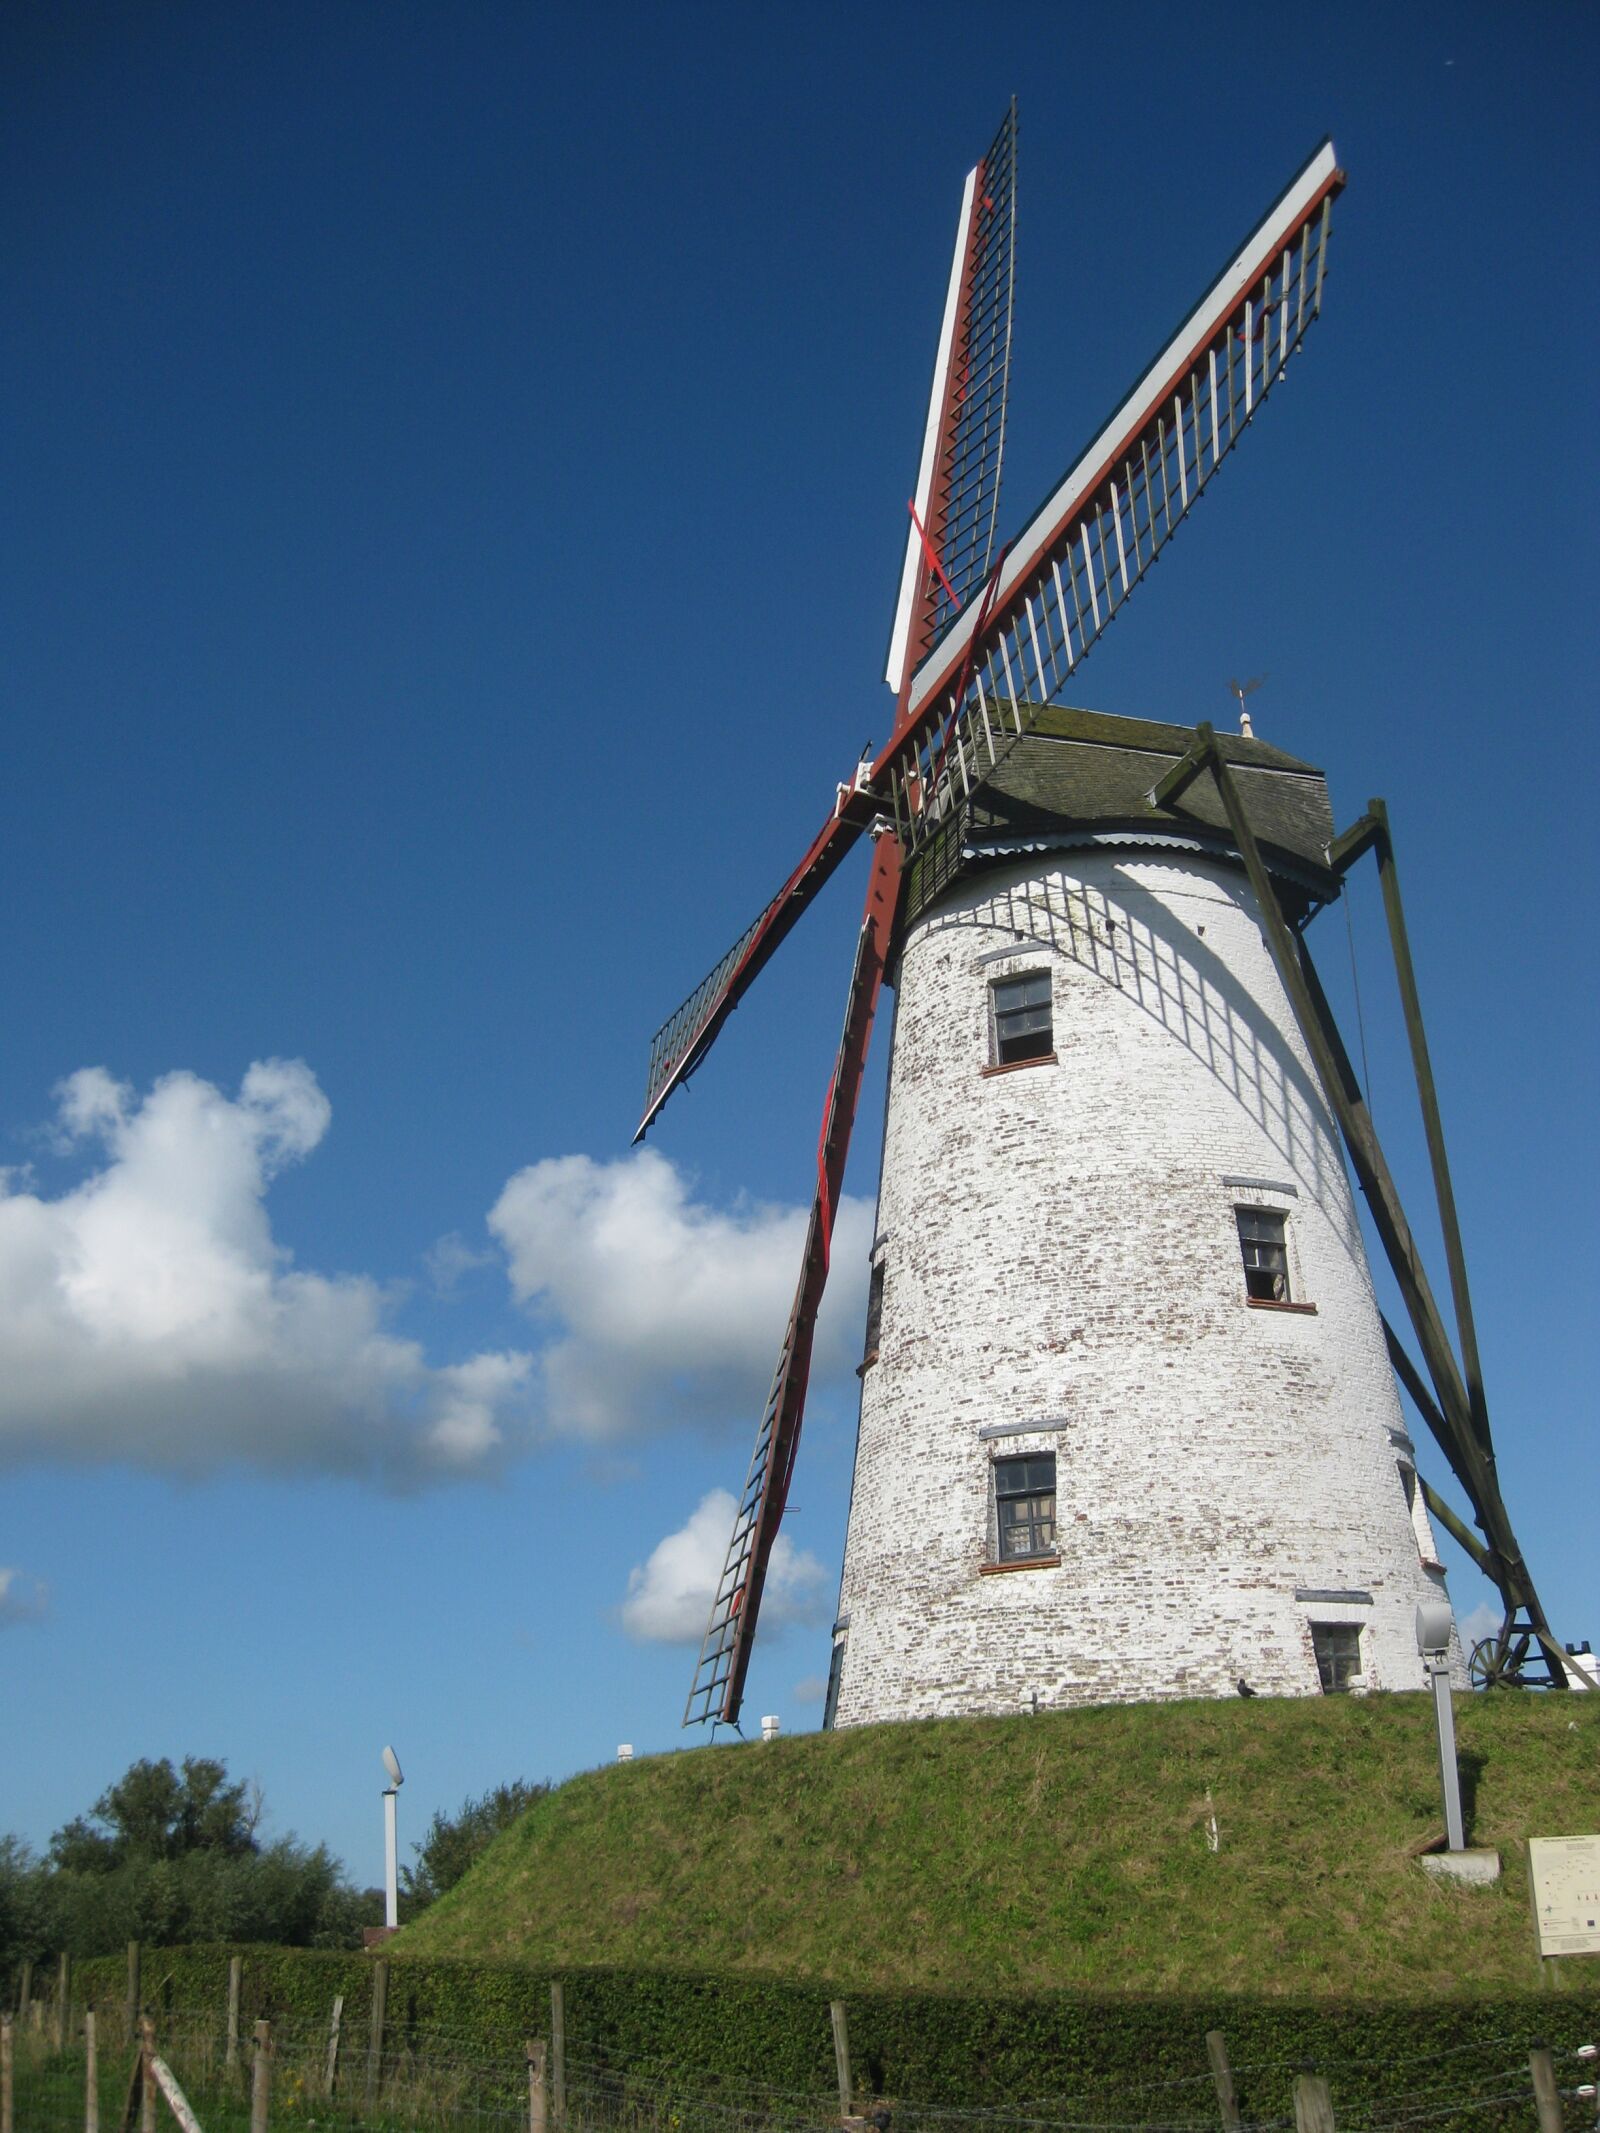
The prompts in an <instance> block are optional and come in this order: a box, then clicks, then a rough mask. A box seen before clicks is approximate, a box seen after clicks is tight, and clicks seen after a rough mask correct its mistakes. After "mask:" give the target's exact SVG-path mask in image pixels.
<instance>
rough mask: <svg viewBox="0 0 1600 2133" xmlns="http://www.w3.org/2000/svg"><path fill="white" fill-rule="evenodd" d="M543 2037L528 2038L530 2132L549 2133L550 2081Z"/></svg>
mask: <svg viewBox="0 0 1600 2133" xmlns="http://www.w3.org/2000/svg"><path fill="white" fill-rule="evenodd" d="M545 2060H546V2049H545V2041H544V2039H543V2037H530V2038H529V2039H528V2133H548V2128H549V2124H550V2081H549V2070H548V2068H547V2066H546V2064H545Z"/></svg>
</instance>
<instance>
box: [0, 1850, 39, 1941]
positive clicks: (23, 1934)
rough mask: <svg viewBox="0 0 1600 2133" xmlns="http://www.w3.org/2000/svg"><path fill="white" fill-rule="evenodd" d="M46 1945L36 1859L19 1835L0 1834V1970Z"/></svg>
mask: <svg viewBox="0 0 1600 2133" xmlns="http://www.w3.org/2000/svg"><path fill="white" fill-rule="evenodd" d="M49 1945H50V1936H49V1929H48V1926H47V1923H46V1919H45V1901H44V1891H43V1888H42V1886H41V1868H40V1865H39V1862H38V1860H37V1859H35V1857H34V1856H33V1854H32V1852H31V1851H29V1849H28V1847H27V1845H25V1844H24V1843H23V1842H22V1840H21V1839H20V1838H19V1837H0V1971H6V1970H9V1969H12V1968H13V1967H14V1966H15V1965H16V1964H18V1963H22V1962H28V1961H30V1960H32V1959H34V1958H36V1957H38V1956H41V1955H43V1954H44V1953H45V1952H46V1950H47V1949H48V1948H49Z"/></svg>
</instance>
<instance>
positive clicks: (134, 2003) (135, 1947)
mask: <svg viewBox="0 0 1600 2133" xmlns="http://www.w3.org/2000/svg"><path fill="white" fill-rule="evenodd" d="M140 1997H141V1995H140V1991H139V1943H138V1942H137V1941H136V1940H130V1941H129V1943H128V2041H129V2043H130V2044H131V2043H132V2042H133V2041H134V2040H135V2038H137V2036H138V2034H139V2002H140Z"/></svg>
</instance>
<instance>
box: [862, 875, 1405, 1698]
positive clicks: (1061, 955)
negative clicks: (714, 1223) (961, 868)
mask: <svg viewBox="0 0 1600 2133" xmlns="http://www.w3.org/2000/svg"><path fill="white" fill-rule="evenodd" d="M1019 937H1020V938H1019ZM1008 942H1010V943H1012V944H1013V946H1014V951H1015V952H1014V953H1013V954H1010V955H1007V956H1005V957H1003V958H1002V959H1001V960H999V961H990V962H986V963H984V964H982V965H981V966H980V964H979V958H980V957H984V956H988V955H990V954H991V953H992V951H994V950H996V949H997V948H999V949H1003V948H1005V947H1006V945H1007V943H1008ZM1042 968H1048V969H1049V971H1050V972H1051V976H1052V995H1053V1014H1054V1032H1055V1049H1056V1053H1057V1062H1056V1063H1055V1064H1053V1065H1051V1064H1042V1063H1041V1064H1036V1065H1031V1066H1027V1067H1022V1068H1018V1069H1014V1070H1012V1071H1010V1072H1007V1073H1003V1074H997V1075H990V1076H985V1075H984V1074H983V1072H982V1069H983V1068H984V1066H986V1065H987V1064H988V1063H989V1061H990V1057H991V1034H990V1028H989V986H990V981H991V980H992V979H993V978H995V977H996V976H1004V975H1007V974H1015V973H1017V972H1021V971H1024V970H1035V969H1042ZM1230 1176H1233V1177H1247V1178H1254V1179H1261V1180H1266V1181H1269V1182H1270V1183H1271V1184H1272V1185H1273V1186H1276V1187H1280V1188H1289V1187H1292V1188H1293V1191H1292V1193H1291V1192H1290V1191H1288V1190H1281V1191H1278V1192H1271V1191H1268V1192H1264V1193H1262V1194H1261V1195H1260V1198H1261V1199H1262V1200H1263V1201H1264V1202H1265V1204H1268V1205H1271V1206H1276V1207H1280V1208H1282V1209H1284V1210H1286V1211H1287V1216H1288V1225H1287V1226H1288V1235H1289V1241H1290V1265H1291V1276H1292V1282H1293V1294H1294V1296H1295V1297H1296V1298H1298V1299H1303V1300H1306V1301H1309V1302H1312V1303H1314V1304H1315V1305H1316V1312H1315V1315H1314V1316H1313V1315H1302V1314H1299V1313H1294V1312H1285V1311H1276V1310H1271V1309H1266V1310H1263V1309H1257V1308H1252V1307H1251V1306H1250V1305H1249V1304H1247V1303H1246V1301H1245V1287H1244V1275H1243V1267H1242V1263H1241V1259H1240V1252H1239V1242H1238V1232H1237V1227H1236V1223H1235V1217H1234V1208H1235V1205H1236V1204H1237V1203H1238V1202H1239V1201H1240V1200H1241V1199H1247V1198H1249V1197H1251V1195H1250V1194H1249V1193H1248V1192H1243V1191H1239V1190H1234V1189H1230V1188H1229V1187H1228V1186H1227V1185H1226V1184H1225V1183H1224V1179H1225V1178H1228V1177H1230ZM878 1234H879V1237H880V1239H881V1240H885V1241H884V1244H883V1251H884V1258H885V1282H884V1299H883V1318H882V1331H881V1337H880V1344H879V1360H878V1361H877V1362H876V1363H875V1364H874V1365H873V1366H872V1367H871V1368H870V1369H868V1370H867V1371H866V1373H865V1377H864V1380H863V1387H862V1404H861V1426H860V1437H859V1443H858V1447H857V1454H856V1472H855V1486H854V1493H853V1498H852V1503H851V1513H850V1524H849V1534H848V1540H847V1543H846V1553H845V1564H844V1575H843V1584H842V1590H841V1598H840V1615H841V1618H842V1619H843V1618H848V1625H849V1626H848V1631H847V1632H846V1646H845V1656H844V1665H843V1674H842V1679H841V1686H840V1695H839V1703H838V1713H837V1722H838V1723H839V1724H841V1725H851V1724H859V1723H863V1722H866V1721H869V1720H875V1719H885V1718H915V1717H931V1716H938V1715H945V1714H954V1713H962V1712H996V1711H998V1712H1005V1711H1015V1710H1017V1709H1019V1708H1022V1707H1025V1706H1026V1705H1027V1704H1028V1702H1029V1699H1030V1697H1032V1696H1034V1695H1037V1697H1038V1699H1039V1702H1040V1704H1041V1705H1042V1706H1045V1707H1049V1706H1052V1705H1061V1704H1070V1703H1085V1702H1107V1701H1126V1700H1134V1699H1141V1698H1148V1697H1159V1696H1196V1695H1200V1696H1228V1695H1233V1694H1234V1693H1236V1691H1235V1683H1236V1682H1237V1680H1238V1679H1239V1677H1240V1676H1243V1677H1244V1678H1245V1679H1246V1680H1247V1681H1248V1682H1249V1683H1250V1685H1251V1686H1252V1687H1253V1688H1255V1689H1257V1690H1259V1691H1260V1692H1262V1693H1263V1694H1274V1695H1309V1694H1315V1693H1317V1691H1318V1678H1317V1669H1316V1664H1315V1661H1314V1658H1313V1654H1312V1644H1311V1633H1310V1623H1311V1621H1312V1620H1313V1619H1321V1620H1332V1621H1355V1622H1359V1623H1360V1624H1361V1625H1362V1628H1363V1637H1362V1658H1363V1662H1364V1665H1365V1668H1366V1685H1367V1686H1368V1687H1370V1688H1420V1687H1421V1686H1422V1685H1423V1675H1422V1668H1421V1662H1420V1661H1419V1660H1418V1658H1417V1655H1416V1649H1415V1643H1414V1639H1413V1632H1412V1616H1413V1610H1414V1609H1415V1606H1416V1603H1417V1602H1418V1600H1420V1599H1424V1598H1433V1597H1436V1596H1437V1594H1438V1592H1439V1590H1440V1589H1441V1587H1442V1581H1443V1574H1442V1572H1441V1571H1439V1570H1438V1569H1437V1567H1434V1568H1432V1569H1430V1568H1429V1567H1427V1566H1426V1565H1425V1563H1424V1560H1423V1552H1422V1551H1423V1548H1424V1547H1426V1549H1427V1552H1428V1554H1429V1555H1431V1554H1432V1553H1433V1549H1432V1543H1431V1536H1430V1535H1429V1534H1428V1530H1427V1526H1426V1514H1423V1517H1422V1520H1421V1522H1420V1523H1418V1524H1414V1523H1413V1516H1412V1514H1411V1512H1410V1511H1408V1508H1407V1504H1406V1496H1405V1489H1404V1484H1403V1482H1402V1479H1401V1476H1400V1473H1399V1471H1398V1459H1399V1457H1400V1456H1401V1454H1400V1453H1399V1452H1397V1448H1396V1445H1395V1443H1394V1441H1393V1433H1395V1432H1401V1431H1402V1430H1403V1423H1402V1417H1401V1413H1400V1408H1399V1403H1398V1399H1397V1395H1396V1393H1395V1389H1394V1382H1393V1377H1392V1373H1391V1370H1390V1366H1389V1362H1388V1358H1387V1355H1386V1353H1385V1350H1384V1342H1383V1333H1382V1328H1381V1326H1380V1324H1379V1320H1378V1312H1377V1307H1376V1304H1375V1301H1374V1298H1373V1293H1372V1284H1371V1279H1370V1276H1369V1273H1368V1270H1367V1264H1366V1259H1365V1255H1364V1253H1363V1251H1362V1246H1361V1239H1360V1233H1359V1230H1358V1227H1357V1224H1356V1219H1355V1212H1354V1208H1353V1205H1352V1200H1351V1194H1350V1187H1349V1183H1348V1181H1347V1178H1346V1174H1345V1169H1344V1164H1343V1160H1342V1157H1341V1154H1340V1152H1339V1149H1338V1146H1337V1140H1336V1135H1335V1129H1334V1126H1333V1123H1332V1121H1331V1120H1330V1118H1329V1117H1328V1116H1327V1113H1326V1110H1325V1107H1324V1104H1323V1100H1322V1097H1321V1095H1320V1092H1319V1090H1318V1089H1317V1086H1316V1083H1315V1079H1314V1075H1313V1071H1312V1068H1311V1065H1310V1063H1309V1060H1308V1059H1307V1057H1306V1055H1305V1052H1304V1048H1303V1046H1302V1044H1301V1041H1300V1038H1299V1035H1298V1032H1297V1031H1296V1030H1295V1028H1294V1023H1293V1015H1292V1012H1291V1010H1290V1008H1289V1005H1288V1002H1287V1000H1286V998H1285V997H1284V995H1283V992H1282V989H1281V987H1280V986H1279V984H1278V980H1277V975H1276V973H1275V971H1274V970H1273V968H1272V964H1271V961H1270V958H1269V956H1268V953H1267V949H1266V945H1265V942H1264V941H1263V939H1262V937H1261V933H1260V929H1259V926H1258V924H1257V921H1256V918H1255V916H1254V905H1253V900H1252V897H1251V893H1250V889H1249V885H1248V883H1247V881H1246V880H1245V877H1244V875H1243V873H1242V872H1240V871H1239V870H1237V869H1235V868H1231V867H1228V866H1226V865H1223V864H1221V863H1218V862H1214V861H1212V860H1209V859H1207V858H1203V857H1199V856H1197V855H1194V854H1191V853H1185V852H1178V851H1173V852H1170V853H1164V852H1157V851H1151V850H1148V849H1140V850H1129V851H1122V852H1118V851H1108V850H1105V849H1096V850H1086V851H1082V852H1066V853H1062V854H1058V855H1048V856H1046V857H1042V858H1040V857H1036V858H1033V859H1029V860H1023V861H1018V862H1015V863H1014V864H1009V865H1008V866H1007V867H1006V868H1004V869H1002V870H999V871H995V872H990V873H986V874H984V875H982V876H980V877H978V878H977V879H976V880H969V881H966V882H964V883H962V884H960V885H958V887H957V888H956V890H954V891H953V892H952V894H951V896H950V897H949V898H947V899H946V900H945V901H944V902H943V903H942V904H941V905H940V906H939V907H938V908H937V909H936V910H934V911H932V912H930V913H926V914H924V916H923V917H922V918H921V919H920V920H919V921H918V922H917V923H916V924H915V925H914V926H913V927H912V928H911V929H910V931H909V934H908V937H907V940H906V943H905V950H904V955H903V959H902V963H901V969H900V979H899V988H898V998H897V1003H896V1017H895V1031H894V1050H893V1059H892V1068H891V1082H890V1095H889V1112H888V1122H887V1134H886V1140H885V1147H884V1164H883V1180H882V1186H881V1190H880V1199H879V1219H878ZM1018 1423H1033V1424H1038V1425H1041V1426H1040V1427H1039V1428H1038V1429H1037V1430H1036V1431H1034V1432H1030V1433H1029V1434H1027V1435H1022V1436H1012V1437H1004V1438H1001V1439H998V1440H992V1441H984V1440H983V1439H981V1438H980V1436H979V1432H980V1430H982V1429H984V1428H985V1427H991V1426H994V1425H1015V1424H1018ZM1034 1449H1039V1450H1046V1449H1053V1450H1054V1451H1055V1453H1056V1462H1057V1491H1058V1519H1059V1530H1060V1542H1061V1561H1060V1565H1059V1567H1051V1568H1044V1569H1028V1570H1022V1571H1014V1572H1007V1573H1003V1574H1000V1575H988V1576H986V1575H984V1574H983V1565H984V1563H985V1562H986V1561H991V1560H992V1559H993V1553H994V1541H993V1524H992V1519H993V1513H992V1504H991V1481H990V1471H989V1465H990V1458H991V1455H993V1454H995V1453H999V1454H1002V1455H1003V1454H1007V1453H1013V1452H1019V1451H1027V1450H1034ZM1312 1591H1315V1592H1345V1591H1361V1592H1367V1593H1370V1594H1371V1604H1370V1606H1356V1605H1353V1604H1350V1603H1346V1602H1315V1601H1311V1600H1309V1599H1307V1598H1303V1597H1302V1598H1297V1597H1296V1594H1297V1592H1300V1593H1308V1592H1312Z"/></svg>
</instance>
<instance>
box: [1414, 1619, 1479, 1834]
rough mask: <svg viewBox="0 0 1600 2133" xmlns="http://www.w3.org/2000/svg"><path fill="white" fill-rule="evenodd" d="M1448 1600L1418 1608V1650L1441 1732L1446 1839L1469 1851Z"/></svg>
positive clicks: (1440, 1754)
mask: <svg viewBox="0 0 1600 2133" xmlns="http://www.w3.org/2000/svg"><path fill="white" fill-rule="evenodd" d="M1454 1620H1455V1618H1454V1616H1453V1615H1452V1614H1451V1611H1450V1603H1449V1601H1448V1600H1424V1601H1423V1602H1422V1603H1421V1605H1420V1606H1419V1607H1418V1609H1417V1650H1418V1651H1419V1652H1420V1653H1421V1655H1422V1664H1423V1668H1424V1670H1425V1672H1426V1673H1427V1675H1428V1679H1429V1682H1430V1684H1431V1686H1432V1689H1433V1716H1434V1722H1435V1724H1436V1726H1437V1728H1438V1733H1439V1782H1440V1784H1441V1785H1442V1786H1443V1788H1444V1827H1445V1836H1446V1840H1447V1842H1448V1844H1449V1847H1450V1849H1451V1851H1453V1852H1461V1851H1465V1850H1466V1848H1467V1839H1466V1833H1465V1831H1464V1829H1463V1827H1462V1822H1461V1772H1460V1770H1459V1768H1458V1767H1457V1764H1456V1714H1455V1706H1454V1704H1452V1702H1451V1701H1450V1631H1451V1628H1452V1626H1453V1624H1454Z"/></svg>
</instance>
